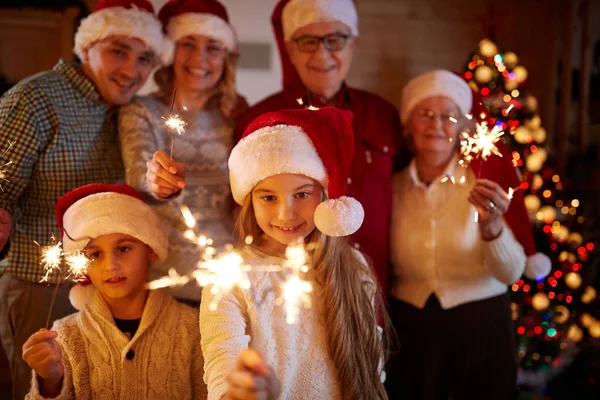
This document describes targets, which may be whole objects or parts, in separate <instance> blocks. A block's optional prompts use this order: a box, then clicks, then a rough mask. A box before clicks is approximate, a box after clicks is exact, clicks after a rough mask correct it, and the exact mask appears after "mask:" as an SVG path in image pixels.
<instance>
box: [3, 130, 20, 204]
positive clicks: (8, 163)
mask: <svg viewBox="0 0 600 400" xmlns="http://www.w3.org/2000/svg"><path fill="white" fill-rule="evenodd" d="M15 143H17V142H16V141H15V142H10V141H9V142H8V147H7V148H6V150H4V153H2V156H0V158H2V159H4V156H6V153H8V151H9V150H10V148H11V147H13V145H14V144H15ZM12 163H13V162H12V160H10V161H9V162H7V163H4V164H2V165H0V180H3V181H4V182H9V183H10V181H9V180H8V169H6V168H5V167H8V166H9V165H11V164H12ZM0 190H1V191H3V192H4V188H2V184H1V183H0Z"/></svg>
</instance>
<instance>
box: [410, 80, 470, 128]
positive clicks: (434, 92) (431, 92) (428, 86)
mask: <svg viewBox="0 0 600 400" xmlns="http://www.w3.org/2000/svg"><path fill="white" fill-rule="evenodd" d="M435 96H444V97H447V98H449V99H451V100H452V101H454V103H456V105H457V106H458V109H459V110H460V112H461V113H462V114H468V113H470V112H471V106H472V104H473V91H472V90H471V87H470V86H469V84H468V83H467V82H466V81H465V80H464V79H462V78H461V77H460V76H458V75H456V74H454V73H452V72H450V71H446V70H443V69H438V70H435V71H430V72H426V73H424V74H421V75H418V76H416V77H414V78H413V79H411V80H410V81H409V82H408V83H407V84H406V85H405V86H404V88H403V89H402V101H401V103H400V119H401V121H402V124H403V125H405V124H406V122H407V121H408V118H409V117H410V113H411V112H412V110H413V109H414V107H415V106H416V105H417V104H419V103H420V102H421V101H422V100H424V99H426V98H429V97H435Z"/></svg>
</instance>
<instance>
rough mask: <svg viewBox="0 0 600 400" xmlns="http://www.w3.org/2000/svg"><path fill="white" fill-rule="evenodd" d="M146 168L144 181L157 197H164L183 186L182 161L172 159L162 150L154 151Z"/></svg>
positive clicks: (183, 172)
mask: <svg viewBox="0 0 600 400" xmlns="http://www.w3.org/2000/svg"><path fill="white" fill-rule="evenodd" d="M146 168H147V171H146V183H147V184H148V188H149V189H150V190H151V191H152V193H154V195H155V196H157V197H160V198H163V199H166V198H168V197H170V196H173V195H174V194H175V193H177V192H179V191H180V190H181V189H183V188H184V187H185V168H184V166H183V163H179V162H177V161H175V160H173V159H172V158H171V157H169V155H168V154H167V153H165V152H164V151H160V150H159V151H157V152H156V153H154V155H153V156H152V159H151V160H149V161H148V162H147V163H146Z"/></svg>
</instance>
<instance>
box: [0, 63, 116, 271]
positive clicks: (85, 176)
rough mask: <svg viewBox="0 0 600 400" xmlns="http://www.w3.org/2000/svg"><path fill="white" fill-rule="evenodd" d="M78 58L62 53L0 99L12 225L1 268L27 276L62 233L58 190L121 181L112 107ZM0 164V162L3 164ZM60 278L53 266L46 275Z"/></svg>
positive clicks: (4, 196)
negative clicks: (74, 61)
mask: <svg viewBox="0 0 600 400" xmlns="http://www.w3.org/2000/svg"><path fill="white" fill-rule="evenodd" d="M77 68H78V65H77V64H72V63H69V62H67V61H64V60H60V61H59V62H58V64H56V66H55V67H54V68H53V70H52V71H45V72H41V73H39V74H36V75H34V76H31V77H29V78H27V79H25V80H23V81H21V82H20V83H19V84H17V85H16V86H15V87H13V88H12V89H11V90H9V91H8V92H7V93H6V94H5V95H4V96H3V97H2V99H1V101H0V134H1V137H0V155H2V154H3V153H4V152H5V150H6V149H8V148H9V145H10V143H14V144H13V145H12V147H10V149H9V150H8V151H6V154H5V155H4V156H3V157H2V160H0V161H1V164H5V163H7V162H8V161H12V164H10V165H7V166H5V167H4V169H5V170H6V172H5V175H6V177H5V178H6V180H2V181H1V182H0V184H1V185H2V189H3V192H2V191H0V208H3V209H5V210H6V211H7V212H8V213H9V214H10V216H11V218H12V222H13V228H12V232H11V236H10V246H11V247H10V251H9V252H8V257H7V258H6V259H4V260H3V261H2V263H1V264H0V273H2V274H10V275H13V276H14V277H16V278H19V279H23V280H26V281H30V282H39V281H40V280H41V279H42V277H43V276H44V268H43V266H41V265H40V255H41V249H40V247H38V245H37V244H36V242H37V243H39V244H40V245H46V244H49V243H50V238H51V236H52V234H54V235H55V236H56V237H58V238H59V237H60V232H59V230H58V226H57V224H56V214H55V205H56V201H57V200H58V198H59V197H60V196H62V195H63V194H65V193H67V192H69V191H70V190H73V189H75V188H76V187H78V186H82V185H85V184H88V183H117V182H123V181H124V171H123V162H122V160H121V155H120V151H119V148H118V146H117V136H116V135H117V129H116V117H117V113H116V110H112V109H110V110H109V108H108V107H107V105H106V104H104V103H102V102H101V101H100V96H99V94H98V92H97V91H96V88H95V87H94V85H93V83H92V82H91V81H90V80H88V79H87V78H86V77H85V76H84V75H83V74H81V73H80V72H79V71H78V70H77ZM1 164H0V165H1ZM60 279H61V274H59V273H58V272H56V273H53V274H51V275H50V276H49V281H48V282H49V283H56V282H58V281H59V280H60Z"/></svg>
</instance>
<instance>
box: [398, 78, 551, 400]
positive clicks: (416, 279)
mask: <svg viewBox="0 0 600 400" xmlns="http://www.w3.org/2000/svg"><path fill="white" fill-rule="evenodd" d="M471 104H472V91H471V89H470V87H469V86H468V84H467V83H466V82H465V81H464V80H462V79H461V78H460V77H459V76H457V75H455V74H453V73H451V72H449V71H444V70H438V71H432V72H428V73H425V74H422V75H419V76H417V77H416V78H414V79H413V80H411V81H410V82H409V83H408V84H407V85H406V86H405V88H404V90H403V98H402V106H401V120H402V124H403V126H404V129H405V138H406V142H407V144H406V145H407V147H408V148H409V150H410V152H411V156H412V158H411V160H410V164H409V165H408V166H407V167H406V168H404V169H403V170H402V171H400V172H399V173H397V174H396V175H395V176H394V181H393V196H394V198H393V211H392V224H391V258H392V264H393V271H392V272H393V278H392V279H393V282H392V286H391V291H390V294H391V298H390V315H391V317H392V321H393V324H394V327H395V329H396V331H397V334H398V337H399V341H400V350H399V352H398V353H397V354H396V355H395V357H394V358H393V360H392V362H391V365H390V373H389V375H388V383H387V386H388V393H389V395H390V398H400V397H402V398H406V399H411V400H419V399H442V398H443V399H448V398H449V397H451V398H453V399H467V398H477V399H486V400H489V399H512V398H513V397H514V395H515V393H516V392H515V380H516V361H515V354H516V349H515V341H514V334H513V325H512V320H511V312H510V304H509V299H508V295H507V293H506V292H507V285H510V284H512V283H513V282H515V281H516V280H517V279H519V277H520V276H521V275H522V274H523V271H524V269H525V265H526V261H527V259H526V251H525V249H524V247H525V248H527V249H528V251H527V253H528V254H530V253H532V252H535V249H533V251H530V248H532V247H533V238H532V233H531V226H529V221H528V219H527V215H526V211H525V208H524V204H523V197H522V195H521V194H520V192H519V196H515V197H514V199H512V201H511V200H510V199H509V198H508V196H507V193H506V191H507V190H508V187H511V186H512V187H513V188H514V187H516V186H518V183H519V179H518V177H517V175H516V172H515V169H514V168H513V166H512V164H511V162H510V160H511V158H510V157H509V155H508V154H505V156H504V157H503V158H500V157H497V156H492V157H490V158H489V159H488V161H486V162H484V163H482V162H480V160H476V161H474V162H473V163H471V165H470V167H469V168H464V167H462V166H461V165H459V161H460V158H461V157H460V154H459V152H458V151H457V149H458V145H459V140H458V139H459V138H458V135H459V133H460V132H461V131H462V130H463V129H464V128H466V127H467V125H466V124H467V123H468V122H469V121H468V119H467V118H466V117H465V114H468V113H470V111H471ZM498 145H499V146H500V148H501V149H503V150H504V149H505V148H504V147H503V146H502V144H501V143H499V144H498ZM481 167H484V168H483V170H481ZM485 171H489V173H488V174H481V173H482V172H485ZM480 176H481V177H480ZM444 178H447V179H444ZM452 178H453V179H452ZM476 213H477V217H478V218H477V219H476V218H474V216H475V214H476ZM509 217H510V218H509ZM520 242H522V243H524V244H523V245H522V244H521V243H520ZM538 261H539V260H538Z"/></svg>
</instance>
